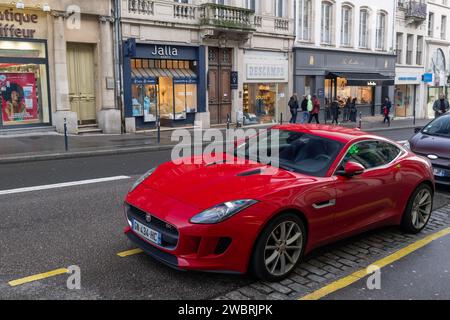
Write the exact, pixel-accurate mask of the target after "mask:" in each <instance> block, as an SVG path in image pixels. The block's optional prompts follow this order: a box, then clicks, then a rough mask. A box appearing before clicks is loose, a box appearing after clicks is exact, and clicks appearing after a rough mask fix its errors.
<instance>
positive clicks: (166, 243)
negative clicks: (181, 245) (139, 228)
mask: <svg viewBox="0 0 450 320" xmlns="http://www.w3.org/2000/svg"><path fill="white" fill-rule="evenodd" d="M126 213H127V217H128V220H133V219H134V220H137V221H139V222H140V223H142V224H144V225H145V226H147V227H149V228H151V229H152V230H155V231H157V232H159V233H161V246H162V247H163V248H165V249H168V250H173V249H175V248H176V247H177V245H178V239H179V233H178V230H177V228H176V227H175V226H173V225H171V224H169V223H167V222H165V221H163V220H161V219H158V218H157V217H155V216H154V215H151V217H152V219H151V221H150V222H147V220H146V216H147V213H146V212H144V211H142V210H140V209H139V208H136V207H133V206H130V205H126Z"/></svg>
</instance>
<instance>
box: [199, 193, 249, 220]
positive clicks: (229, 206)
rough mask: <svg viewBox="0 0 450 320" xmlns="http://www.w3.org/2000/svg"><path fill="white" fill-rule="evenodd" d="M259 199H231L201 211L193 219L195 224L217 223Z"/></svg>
mask: <svg viewBox="0 0 450 320" xmlns="http://www.w3.org/2000/svg"><path fill="white" fill-rule="evenodd" d="M257 202H258V201H256V200H252V199H244V200H236V201H229V202H224V203H222V204H219V205H217V206H215V207H213V208H211V209H208V210H205V211H203V212H202V213H199V214H198V215H196V216H195V217H193V218H192V219H191V223H195V224H217V223H220V222H222V221H225V220H227V219H229V218H231V217H232V216H234V215H235V214H236V213H238V212H240V211H242V210H244V209H246V208H248V207H250V206H252V205H254V204H255V203H257Z"/></svg>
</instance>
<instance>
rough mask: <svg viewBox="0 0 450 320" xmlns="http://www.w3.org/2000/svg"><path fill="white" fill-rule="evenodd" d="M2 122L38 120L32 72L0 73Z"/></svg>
mask: <svg viewBox="0 0 450 320" xmlns="http://www.w3.org/2000/svg"><path fill="white" fill-rule="evenodd" d="M0 89H1V97H2V103H1V106H2V118H3V123H6V124H7V123H15V122H17V123H18V124H19V123H20V122H33V121H35V120H39V111H38V99H37V92H36V76H35V75H34V73H31V72H30V73H0Z"/></svg>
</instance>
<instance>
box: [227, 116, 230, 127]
mask: <svg viewBox="0 0 450 320" xmlns="http://www.w3.org/2000/svg"><path fill="white" fill-rule="evenodd" d="M227 130H230V114H228V113H227Z"/></svg>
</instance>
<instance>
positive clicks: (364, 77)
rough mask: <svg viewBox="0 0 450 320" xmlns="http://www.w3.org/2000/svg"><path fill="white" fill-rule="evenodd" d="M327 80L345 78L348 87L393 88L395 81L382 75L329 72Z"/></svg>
mask: <svg viewBox="0 0 450 320" xmlns="http://www.w3.org/2000/svg"><path fill="white" fill-rule="evenodd" d="M327 78H329V79H335V78H344V79H346V80H347V86H393V85H394V84H395V79H394V78H391V77H388V76H384V75H382V74H381V73H353V72H329V73H328V76H327Z"/></svg>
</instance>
